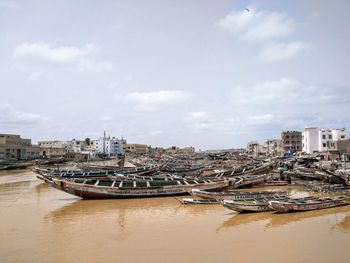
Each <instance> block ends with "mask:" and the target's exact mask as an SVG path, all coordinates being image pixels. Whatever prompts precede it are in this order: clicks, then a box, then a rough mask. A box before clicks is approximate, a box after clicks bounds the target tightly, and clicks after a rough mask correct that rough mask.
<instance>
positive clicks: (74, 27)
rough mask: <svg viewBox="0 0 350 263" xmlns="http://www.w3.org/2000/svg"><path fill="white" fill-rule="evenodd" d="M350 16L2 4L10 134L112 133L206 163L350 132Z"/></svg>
mask: <svg viewBox="0 0 350 263" xmlns="http://www.w3.org/2000/svg"><path fill="white" fill-rule="evenodd" d="M246 8H248V10H247V9H246ZM349 12H350V3H349V2H347V1H339V2H337V4H336V5H334V4H332V3H325V2H318V1H308V2H303V1H296V2H293V3H277V2H273V1H265V2H263V3H254V2H252V1H201V4H198V2H195V1H186V2H178V1H176V2H175V1H161V2H159V1H149V2H147V4H145V3H143V2H140V1H128V2H122V1H104V2H103V3H101V4H100V5H96V4H94V3H93V2H86V1H75V2H74V3H72V2H70V1H60V2H53V1H26V2H25V1H5V0H0V32H1V33H2V35H3V36H4V37H3V38H2V40H1V41H0V56H1V58H2V59H1V61H0V87H1V88H0V91H1V99H0V130H1V133H15V134H20V135H21V136H22V137H24V138H32V139H33V141H34V142H37V141H39V140H55V139H57V140H68V139H73V138H76V139H84V138H86V137H89V138H98V137H101V134H102V135H103V130H106V131H107V133H110V134H111V136H116V137H118V138H121V137H122V136H123V137H125V138H126V139H127V140H128V141H130V142H134V143H145V144H149V145H155V146H160V147H162V146H171V145H176V146H180V147H183V146H189V145H191V146H194V147H196V149H202V150H206V149H222V148H239V147H245V146H246V143H247V142H248V141H252V140H257V141H260V142H263V141H264V140H265V139H267V138H269V139H274V138H279V136H280V133H281V131H283V130H299V131H302V130H303V129H304V128H305V127H320V128H342V127H345V128H347V129H349V126H348V123H349V120H350V117H349V115H348V114H347V109H348V108H349V103H350V87H349V82H350V79H349V75H348V74H347V69H348V68H349V67H350V59H349V54H348V52H347V48H348V46H349V44H350V32H348V30H347V27H346V24H348V23H349V22H350V21H349V20H350V19H349V16H348V13H349ZM101 14H103V15H102V16H101ZM346 21H348V22H346Z"/></svg>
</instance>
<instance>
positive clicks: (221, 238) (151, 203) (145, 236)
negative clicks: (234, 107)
mask: <svg viewBox="0 0 350 263" xmlns="http://www.w3.org/2000/svg"><path fill="white" fill-rule="evenodd" d="M293 194H294V195H296V194H298V191H296V190H293ZM0 209H1V213H0V262H350V206H344V207H339V208H332V209H324V210H319V211H312V212H304V213H293V214H274V213H271V212H266V213H257V214H239V215H237V214H235V213H234V212H232V211H230V210H228V209H226V208H224V207H222V206H220V205H204V206H203V205H198V206H184V205H181V204H180V203H179V202H178V201H176V200H175V199H174V198H154V199H132V200H96V201H94V200H79V199H78V198H75V197H74V196H71V195H68V194H66V193H64V192H61V191H58V190H56V189H53V188H50V186H48V185H47V184H45V183H42V182H41V181H39V180H37V179H36V178H35V174H33V173H32V172H28V171H17V172H11V173H4V172H1V173H0Z"/></svg>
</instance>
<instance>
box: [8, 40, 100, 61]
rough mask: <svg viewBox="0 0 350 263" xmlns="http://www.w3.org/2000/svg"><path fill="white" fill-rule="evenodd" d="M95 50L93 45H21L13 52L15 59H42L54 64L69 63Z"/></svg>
mask: <svg viewBox="0 0 350 263" xmlns="http://www.w3.org/2000/svg"><path fill="white" fill-rule="evenodd" d="M93 50H94V46H93V45H86V46H85V47H83V48H78V47H75V46H59V47H53V46H52V45H50V44H38V43H34V44H27V43H24V44H21V45H19V46H17V47H16V48H15V50H14V52H13V55H14V57H15V58H26V57H29V58H40V59H44V60H48V61H50V62H54V63H68V62H72V61H74V60H77V59H78V58H81V57H83V56H87V55H88V54H89V53H91V52H92V51H93Z"/></svg>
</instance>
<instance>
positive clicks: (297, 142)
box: [280, 131, 302, 153]
mask: <svg viewBox="0 0 350 263" xmlns="http://www.w3.org/2000/svg"><path fill="white" fill-rule="evenodd" d="M280 143H281V150H282V151H283V152H284V153H288V152H289V153H291V152H297V151H301V150H302V135H301V132H300V131H283V132H282V133H281V141H280Z"/></svg>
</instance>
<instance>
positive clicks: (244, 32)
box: [215, 8, 295, 41]
mask: <svg viewBox="0 0 350 263" xmlns="http://www.w3.org/2000/svg"><path fill="white" fill-rule="evenodd" d="M215 25H216V26H217V27H218V28H221V29H222V30H224V31H228V32H230V33H232V34H235V35H238V36H239V37H240V38H242V39H245V40H249V41H264V40H269V39H273V38H279V37H284V36H287V35H289V34H291V33H292V32H293V30H294V28H295V26H294V19H293V18H291V17H288V16H287V15H286V14H284V13H278V12H271V11H256V10H255V9H254V8H250V12H247V11H246V10H240V11H238V10H233V11H232V12H231V13H230V14H228V15H227V16H225V17H224V18H222V19H219V20H217V21H216V22H215Z"/></svg>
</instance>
